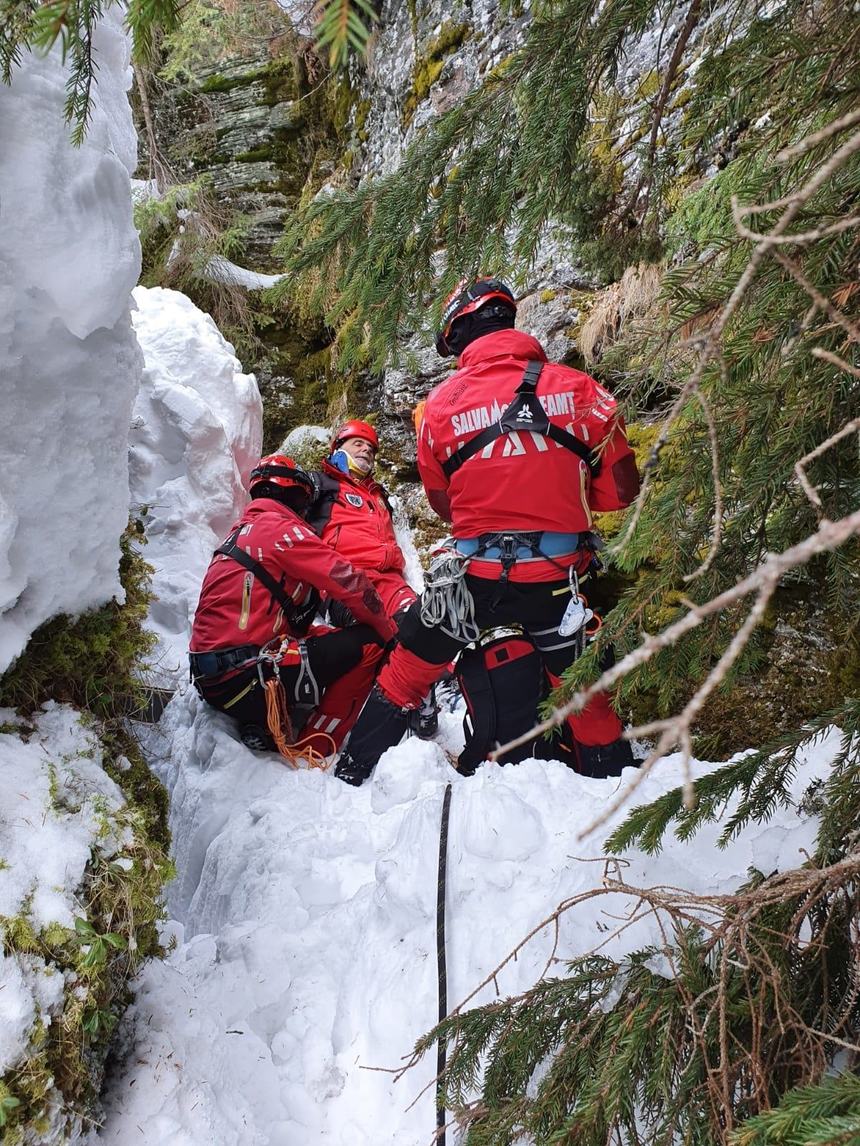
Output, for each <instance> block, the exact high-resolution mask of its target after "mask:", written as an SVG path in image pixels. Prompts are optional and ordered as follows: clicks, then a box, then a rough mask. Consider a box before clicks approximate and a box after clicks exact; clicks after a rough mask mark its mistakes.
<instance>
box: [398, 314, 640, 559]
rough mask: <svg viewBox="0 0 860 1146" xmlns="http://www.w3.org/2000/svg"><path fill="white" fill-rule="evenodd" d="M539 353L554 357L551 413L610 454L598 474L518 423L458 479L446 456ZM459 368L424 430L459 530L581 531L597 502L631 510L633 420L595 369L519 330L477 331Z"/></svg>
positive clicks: (442, 508)
mask: <svg viewBox="0 0 860 1146" xmlns="http://www.w3.org/2000/svg"><path fill="white" fill-rule="evenodd" d="M531 359H536V360H539V361H541V362H545V363H546V365H545V366H544V368H543V371H542V373H541V376H540V380H539V382H538V385H537V397H538V400H539V401H540V403H541V405H542V406H543V407H544V409H545V410H546V412H547V414H548V415H549V418H550V421H551V422H554V423H555V424H556V425H557V426H560V427H561V428H562V429H566V430H569V431H570V432H571V433H573V434H574V436H575V437H577V438H579V439H580V440H581V441H583V442H585V444H586V445H588V446H589V447H590V448H591V449H592V450H593V451H594V452H595V453H596V454H597V455H598V456H599V457H600V458H601V468H600V473H599V474H598V476H597V477H594V476H593V475H592V474H591V472H590V471H589V468H588V466H587V464H586V463H585V462H584V461H583V460H582V459H581V458H579V457H578V456H577V455H576V454H574V453H572V452H571V451H570V450H568V449H565V447H564V446H560V445H558V444H556V443H555V442H553V441H551V440H550V439H548V438H545V437H543V436H541V435H540V434H533V433H526V432H517V433H512V434H506V435H502V436H501V437H499V438H497V439H496V441H495V442H493V443H492V444H491V445H490V446H487V447H486V448H485V449H484V450H481V451H480V452H479V453H477V454H475V455H474V457H472V458H470V459H469V460H468V461H466V462H465V463H464V464H463V465H462V466H461V468H460V469H459V470H457V471H456V472H455V473H453V474H452V475H451V478H450V480H449V479H448V478H447V477H446V476H445V474H444V473H443V471H442V462H444V461H445V460H446V459H447V458H449V457H450V456H451V454H453V453H454V452H455V451H456V450H457V449H458V448H459V447H460V446H461V445H462V444H463V443H464V442H468V441H469V440H470V439H471V438H473V437H474V436H475V434H477V433H478V432H479V431H480V430H482V429H483V428H484V427H486V426H489V425H491V424H492V423H493V422H495V421H497V420H498V418H499V416H500V414H502V413H503V412H504V410H505V409H506V408H507V407H508V406H509V405H510V404H511V402H512V401H513V399H514V392H515V391H516V388H517V386H518V385H519V384H520V382H521V381H522V377H523V372H524V371H525V368H526V365H527V363H528V362H529V361H530V360H531ZM459 367H460V368H459V370H457V371H456V372H455V373H454V374H452V375H451V377H450V378H447V379H446V380H445V381H444V382H442V383H440V384H439V385H438V386H436V387H435V389H433V390H432V391H431V393H430V395H429V397H428V399H427V405H426V407H425V409H424V417H423V420H422V423H421V428H420V433H419V438H418V469H419V471H420V474H421V480H422V481H423V482H424V487H425V489H426V490H427V496H428V498H429V501H430V504H431V505H432V506H433V508H434V509H435V510H436V512H437V513H438V514H439V515H440V516H441V517H444V518H445V519H446V520H448V521H451V522H452V524H453V534H454V536H455V537H462V538H467V537H477V536H479V535H480V534H482V533H491V532H495V531H497V530H504V529H510V530H518V531H523V532H530V531H537V530H549V531H551V532H554V533H580V532H583V531H584V530H588V529H590V528H591V523H592V516H591V515H592V511H597V512H605V511H607V510H613V509H623V508H624V506H627V505H629V504H630V503H631V501H633V500H634V498H635V497H636V495H637V493H638V491H639V478H638V475H637V472H636V462H635V458H634V456H633V451H632V450H631V449H630V446H629V445H628V443H627V436H626V433H625V430H624V421H623V419H622V418H621V415H620V413H619V412H618V407H617V405H616V402H615V399H614V398H613V397H612V395H611V394H610V393H609V392H608V391H606V390H604V389H603V387H602V386H601V385H600V384H599V383H598V382H596V381H595V380H594V379H593V378H591V377H590V376H589V375H588V374H583V373H582V372H581V371H579V370H572V369H571V368H570V367H568V366H560V365H558V364H557V363H553V362H547V358H546V353H545V352H544V349H543V347H542V346H541V344H540V343H539V342H538V341H537V339H535V338H532V336H531V335H529V334H524V333H523V332H522V331H519V330H499V331H495V332H494V333H492V334H485V335H484V336H483V337H482V338H478V339H476V340H475V341H474V342H472V343H471V344H470V345H469V346H467V347H466V349H465V350H464V351H463V353H462V354H461V355H460V359H459ZM557 575H558V574H556V576H557Z"/></svg>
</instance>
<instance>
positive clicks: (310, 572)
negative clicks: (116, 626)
mask: <svg viewBox="0 0 860 1146" xmlns="http://www.w3.org/2000/svg"><path fill="white" fill-rule="evenodd" d="M250 493H251V499H252V500H251V503H250V505H249V506H248V507H247V509H246V510H245V512H244V513H243V514H242V517H241V518H240V519H239V521H238V522H237V523H236V525H235V526H234V527H233V530H232V531H231V534H230V537H229V538H227V540H226V541H225V542H224V543H223V544H222V545H220V546H219V547H218V549H217V550H216V551H215V555H214V557H213V559H212V563H211V564H210V566H209V569H208V570H207V573H206V576H205V577H204V579H203V585H202V588H201V590H200V600H199V602H198V605H197V611H196V614H195V617H194V624H193V626H192V630H191V652H190V660H191V676H192V679H193V681H194V684H195V686H196V688H197V690H198V691H199V692H200V694H201V695H202V696H203V698H204V699H205V700H206V701H207V702H208V703H209V704H211V705H213V706H214V707H215V708H218V709H221V710H222V711H224V712H226V713H228V714H229V715H230V716H233V717H234V718H235V719H236V720H237V721H238V722H239V726H240V733H241V735H242V739H243V740H244V742H245V743H246V744H248V746H249V747H253V748H274V747H275V742H277V743H278V746H279V747H280V746H281V744H282V739H283V738H282V734H283V732H284V730H283V729H282V728H278V729H275V728H273V727H272V719H271V712H272V703H273V701H272V699H271V698H272V696H274V701H275V702H276V703H277V705H278V707H279V709H280V711H282V712H283V711H285V712H286V713H287V724H288V726H289V731H290V732H291V733H293V735H292V736H290V737H289V739H290V740H291V741H294V740H295V732H296V731H297V730H296V729H295V728H294V727H293V726H292V725H293V721H292V714H294V713H295V712H296V710H297V708H298V707H299V706H301V710H302V711H307V710H308V709H311V710H313V711H312V713H311V716H310V718H309V720H308V723H307V726H306V732H307V733H310V735H306V736H305V737H303V738H302V741H301V745H302V747H314V748H315V749H316V750H317V751H318V752H321V753H322V754H323V755H326V754H328V753H330V752H332V751H334V750H336V749H337V748H338V747H339V746H340V744H341V742H342V740H343V738H344V736H345V735H346V733H347V732H348V731H349V728H350V727H351V725H352V722H353V721H354V719H355V716H356V714H357V712H358V710H359V708H360V707H361V704H362V703H363V701H364V698H365V697H366V696H367V692H368V690H369V688H370V685H371V682H372V680H373V676H374V674H375V672H376V668H377V665H378V662H379V660H380V659H381V656H382V650H383V646H384V645H385V644H386V642H388V641H389V640H390V639H391V638H392V637H393V635H394V633H395V632H396V627H395V625H394V624H393V623H392V622H391V620H389V618H388V617H387V616H386V613H385V609H384V607H383V604H382V601H381V600H380V598H379V596H378V594H377V593H376V591H375V590H374V588H373V586H372V585H371V584H370V582H369V581H368V580H367V578H366V577H365V576H364V574H363V573H361V572H359V571H358V570H356V569H355V568H353V566H352V565H350V564H349V562H348V561H346V560H344V558H343V557H342V556H340V555H339V554H337V553H335V552H334V551H333V550H332V549H331V548H330V547H329V546H328V545H326V544H325V543H324V542H322V541H321V540H320V539H319V537H317V535H316V534H315V533H314V532H313V530H312V529H310V528H309V527H308V525H307V524H306V522H305V520H304V514H305V513H306V512H307V509H308V507H309V505H310V503H311V499H312V497H313V494H314V485H313V481H312V479H311V477H310V476H309V475H308V474H307V473H305V472H304V471H303V470H301V469H299V468H298V467H297V466H296V464H295V462H294V461H293V460H292V459H291V458H288V457H286V456H284V455H283V454H272V455H270V456H268V457H264V458H262V459H261V460H260V463H259V465H257V466H256V467H255V468H254V470H253V471H252V473H251V480H250ZM321 594H324V595H325V596H326V597H328V598H331V599H333V600H336V601H340V602H342V603H343V604H344V605H345V606H346V607H347V608H348V609H349V610H350V612H351V613H352V614H353V616H354V617H355V619H356V620H357V621H358V624H356V625H354V626H353V627H352V628H349V629H341V630H338V629H331V628H329V627H327V626H314V627H312V626H311V622H312V621H313V618H314V616H315V615H316V612H317V608H318V606H319V604H320V600H321ZM273 680H274V681H275V682H276V684H277V687H278V689H279V690H280V693H279V694H278V693H277V690H273V687H272V686H271V683H270V682H271V681H273Z"/></svg>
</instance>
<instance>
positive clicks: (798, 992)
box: [416, 876, 860, 1146]
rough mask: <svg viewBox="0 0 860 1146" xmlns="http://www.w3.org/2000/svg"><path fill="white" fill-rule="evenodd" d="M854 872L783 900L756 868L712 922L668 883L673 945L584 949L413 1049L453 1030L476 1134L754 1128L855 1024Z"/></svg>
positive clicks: (456, 1098)
mask: <svg viewBox="0 0 860 1146" xmlns="http://www.w3.org/2000/svg"><path fill="white" fill-rule="evenodd" d="M776 878H777V879H778V878H779V877H776ZM850 879H851V877H850V876H846V877H845V882H843V883H840V884H839V886H838V887H837V888H835V889H831V892H832V894H828V893H826V892H825V893H823V894H822V898H818V897H817V896H816V901H815V902H810V899H811V898H812V893H811V892H810V897H809V898H807V897H806V896H805V895H804V894H802V893H801V894H800V895H797V896H794V897H792V896H788V897H787V902H785V901H781V900H780V899H779V897H778V896H777V897H773V896H772V895H771V888H772V885H773V880H763V879H762V878H761V877H758V876H756V877H755V878H754V879H753V880H752V881H751V883H750V885H749V886H748V888H747V889H745V891H743V892H742V893H741V894H740V897H739V901H738V903H737V906H732V905H729V906H728V907H727V908H726V912H725V920H724V921H721V923H722V925H721V926H718V925H715V926H713V927H711V926H710V925H708V926H704V927H700V926H697V925H691V924H690V923H689V922H688V919H689V912H690V907H689V906H688V905H686V904H685V903H684V901H683V898H682V897H681V896H678V897H676V898H675V899H674V900H673V899H672V897H670V896H665V897H664V899H663V902H662V906H661V907H660V910H661V912H662V918H663V924H664V931H665V934H666V936H667V945H666V947H665V948H662V949H654V948H648V949H645V950H642V951H637V952H635V953H633V954H632V955H631V956H630V957H629V958H628V959H626V960H624V961H623V962H618V961H616V960H613V959H609V958H606V957H602V956H596V955H589V956H586V957H584V958H581V959H577V960H575V961H574V962H573V963H572V964H571V965H570V967H569V973H568V975H567V977H566V978H564V979H549V980H544V981H542V982H540V983H538V984H537V985H536V986H535V987H533V988H531V989H530V990H528V991H526V992H525V993H524V994H522V995H520V996H517V997H514V998H509V999H504V1000H500V1001H497V1002H495V1003H491V1004H488V1005H487V1006H484V1007H481V1008H478V1009H476V1010H473V1011H467V1012H463V1013H458V1014H455V1015H453V1016H451V1017H450V1018H448V1019H446V1020H445V1021H444V1022H443V1023H441V1024H440V1026H439V1027H438V1028H437V1029H436V1031H434V1032H431V1033H430V1034H429V1035H427V1036H425V1037H424V1038H423V1039H422V1040H420V1041H419V1043H418V1046H417V1048H416V1054H417V1055H421V1054H424V1053H426V1051H427V1050H429V1048H430V1047H431V1046H432V1045H433V1043H434V1041H435V1039H436V1038H437V1037H441V1038H444V1039H445V1040H446V1041H447V1043H448V1066H447V1069H446V1072H445V1075H444V1085H445V1102H446V1106H447V1108H448V1109H449V1110H450V1111H451V1112H452V1113H453V1115H454V1116H455V1118H456V1119H457V1120H458V1121H459V1122H460V1123H461V1125H464V1126H465V1127H466V1128H467V1132H466V1135H465V1138H464V1142H465V1143H466V1144H467V1146H489V1144H492V1146H502V1144H509V1143H514V1142H516V1141H519V1140H522V1138H525V1139H526V1140H528V1141H533V1142H541V1143H543V1142H546V1143H549V1142H559V1143H560V1142H571V1143H577V1144H579V1146H603V1144H604V1143H606V1142H613V1141H622V1142H636V1143H651V1142H687V1143H696V1144H701V1146H706V1144H710V1143H717V1142H725V1141H726V1140H727V1136H728V1135H727V1132H728V1131H730V1130H731V1129H733V1128H735V1127H738V1126H739V1124H741V1129H740V1130H739V1131H738V1136H737V1137H736V1138H733V1139H731V1140H732V1141H735V1142H743V1143H746V1142H747V1141H748V1140H747V1139H746V1138H744V1136H743V1134H744V1131H743V1128H742V1124H743V1122H744V1120H745V1119H747V1118H750V1117H751V1116H754V1115H756V1114H759V1113H760V1112H761V1111H766V1110H769V1108H770V1107H771V1106H772V1105H774V1104H775V1103H776V1102H778V1101H779V1097H780V1096H781V1095H783V1094H785V1093H786V1092H790V1091H791V1090H792V1088H793V1087H796V1086H798V1085H803V1084H805V1083H807V1082H809V1081H810V1079H813V1078H816V1079H817V1078H818V1077H819V1076H820V1073H821V1071H822V1068H823V1066H824V1064H825V1061H826V1060H827V1058H828V1057H831V1056H832V1053H833V1049H834V1048H833V1046H832V1043H831V1044H830V1051H829V1053H828V1051H827V1046H828V1040H827V1036H826V1035H822V1034H821V1031H822V1030H825V1029H828V1023H829V1024H830V1026H829V1029H830V1030H831V1031H832V1033H833V1034H834V1035H835V1034H836V1030H837V1029H838V1030H839V1031H841V1032H842V1033H841V1035H839V1036H837V1037H847V1038H848V1039H849V1040H850V1039H852V1038H856V1032H857V1024H858V1019H860V1014H858V1008H857V1000H856V998H855V991H854V988H853V987H852V976H853V974H854V973H856V970H857V953H856V951H853V941H852V925H851V917H852V915H853V912H852V911H851V909H850V907H848V908H846V904H845V900H844V896H845V895H846V894H848V895H850V894H851V893H850V891H849V890H848V887H849V886H850ZM825 882H826V881H825V880H824V879H822V888H823V887H824V885H825ZM837 882H838V881H837ZM813 885H814V880H813ZM693 910H695V908H693ZM825 936H826V943H821V942H820V940H821V939H822V938H824V937H825ZM807 938H808V942H807ZM810 984H814V985H815V987H816V988H817V991H813V992H811V991H810V989H809V988H810ZM777 1008H778V1013H779V1015H780V1021H779V1022H776V1021H772V1020H771V1021H768V1020H769V1016H772V1015H773V1014H774V1013H775V1010H776V1009H777ZM726 1023H727V1024H728V1025H729V1029H730V1037H729V1038H726V1036H725V1033H724V1031H725V1024H726ZM845 1089H846V1090H847V1091H848V1093H847V1094H844V1095H841V1096H839V1098H840V1100H841V1101H842V1103H843V1104H844V1105H846V1106H848V1105H850V1106H851V1107H852V1113H854V1111H855V1110H856V1102H857V1095H856V1091H854V1090H851V1089H850V1088H847V1087H846V1088H845ZM476 1090H477V1091H478V1093H479V1096H480V1097H476ZM825 1094H826V1091H825ZM822 1097H824V1096H823V1095H822V1096H819V1102H820V1100H821V1098H822ZM828 1097H831V1098H833V1099H834V1101H832V1102H831V1106H834V1105H837V1101H836V1096H835V1095H830V1096H828ZM809 1106H810V1103H809V1102H807V1104H806V1109H805V1111H804V1113H805V1114H806V1115H807V1116H810V1110H809ZM790 1110H791V1108H790V1107H789V1111H790ZM837 1112H838V1111H837ZM753 1126H755V1124H753ZM769 1126H770V1128H772V1127H773V1123H770V1124H769ZM756 1130H758V1127H756ZM765 1132H767V1131H765ZM768 1140H769V1139H768ZM777 1140H781V1139H777ZM750 1141H758V1139H757V1138H752V1139H750ZM792 1141H800V1139H793V1140H792Z"/></svg>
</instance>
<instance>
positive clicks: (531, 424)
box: [442, 360, 600, 478]
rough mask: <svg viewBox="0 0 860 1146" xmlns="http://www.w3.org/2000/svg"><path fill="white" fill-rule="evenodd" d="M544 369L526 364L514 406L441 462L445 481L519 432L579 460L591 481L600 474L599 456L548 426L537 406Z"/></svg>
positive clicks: (566, 432)
mask: <svg viewBox="0 0 860 1146" xmlns="http://www.w3.org/2000/svg"><path fill="white" fill-rule="evenodd" d="M544 365H545V364H544V363H543V362H538V361H536V360H533V361H531V362H529V363H528V365H527V366H526V368H525V372H524V373H523V377H522V381H521V382H520V384H519V386H517V388H516V391H515V393H514V400H513V402H511V404H510V405H509V406H508V408H507V409H506V410H504V411H503V412H502V413H501V414H500V416H499V420H498V421H497V422H493V424H492V425H491V426H487V427H486V428H485V429H483V430H479V431H478V433H477V434H475V436H474V437H473V438H470V439H469V441H468V442H466V443H465V444H464V445H462V446H460V448H459V450H456V451H455V452H454V453H453V454H451V456H450V457H449V458H446V460H445V461H444V462H442V472H443V473H444V474H445V477H447V478H450V477H451V475H452V474H454V473H456V472H457V470H458V469H459V468H460V467H461V466H462V465H463V463H464V462H467V461H468V460H469V458H473V457H474V456H475V454H477V453H480V451H481V450H483V449H485V448H486V447H487V446H490V445H492V444H493V442H495V440H496V439H497V438H501V437H502V436H503V435H505V434H513V433H518V432H519V433H530V434H540V435H541V437H543V438H551V439H552V441H554V442H557V443H558V444H559V445H560V446H564V448H565V449H566V450H570V452H571V453H573V454H576V455H577V457H579V458H582V460H583V461H584V462H585V464H586V465H587V466H588V468H589V470H590V471H591V474H592V476H593V477H596V476H597V474H599V473H600V458H599V457H598V455H597V454H596V453H595V452H594V451H593V450H591V449H589V448H588V446H587V445H586V444H585V442H582V441H580V439H579V438H577V437H575V436H574V435H573V434H571V433H570V431H569V430H564V429H562V427H561V426H556V425H555V423H554V422H551V421H550V420H549V415H548V414H547V412H546V410H544V408H543V406H542V405H541V404H540V400H539V399H538V396H537V393H536V391H537V384H538V380H539V378H540V376H541V371H542V370H543V368H544Z"/></svg>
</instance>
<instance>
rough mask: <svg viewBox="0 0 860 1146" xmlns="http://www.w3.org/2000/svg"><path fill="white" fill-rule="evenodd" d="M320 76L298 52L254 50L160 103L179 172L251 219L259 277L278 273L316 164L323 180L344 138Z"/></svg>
mask: <svg viewBox="0 0 860 1146" xmlns="http://www.w3.org/2000/svg"><path fill="white" fill-rule="evenodd" d="M315 79H316V77H315V76H314V75H313V74H309V71H308V66H307V63H306V62H305V61H304V60H303V59H302V57H301V56H300V55H299V53H298V52H297V51H296V50H295V49H294V47H293V46H290V47H286V46H281V47H280V48H279V49H278V50H276V51H275V52H274V54H270V53H269V52H268V51H265V50H263V51H261V50H260V49H256V50H254V51H253V52H252V53H250V54H249V55H248V56H246V57H241V58H231V59H227V60H225V61H223V63H220V64H218V65H217V66H210V67H207V68H205V69H201V70H200V72H199V73H197V74H196V75H194V76H193V78H192V79H191V81H190V83H188V84H187V85H183V86H177V87H174V88H168V89H167V94H166V96H165V97H163V98H161V99H160V100H159V101H158V104H157V110H156V113H155V127H156V135H157V138H158V142H159V146H160V148H161V149H162V150H163V153H164V155H165V157H166V158H167V160H168V162H169V164H170V166H171V168H172V169H173V171H174V172H175V173H176V175H177V177H179V178H181V179H182V180H192V179H195V178H200V177H201V176H203V177H205V179H206V181H207V183H208V185H209V187H210V189H211V194H212V195H213V197H214V198H215V200H216V201H217V202H218V203H219V205H220V206H221V207H226V208H227V209H228V210H229V211H230V213H231V214H233V215H241V216H242V217H243V221H244V223H243V228H242V237H241V241H240V245H241V256H240V257H241V259H242V260H243V261H244V262H245V263H246V264H247V265H249V266H251V267H253V268H254V270H257V271H263V272H267V271H277V270H278V266H277V260H276V258H275V255H274V252H273V248H274V246H275V243H276V242H277V240H278V238H279V236H280V234H281V231H282V229H283V225H284V220H285V218H286V215H287V212H288V211H289V209H290V208H291V207H292V206H294V205H295V204H296V202H297V200H298V198H299V196H300V195H301V192H302V189H303V188H304V186H305V183H306V182H307V180H308V177H309V175H311V173H312V170H313V169H314V164H315V163H317V164H318V165H319V168H318V170H317V172H316V173H317V174H318V175H320V176H322V175H323V174H324V173H325V172H326V171H328V170H330V158H329V156H330V154H331V153H333V151H334V145H335V138H336V135H335V131H334V127H333V124H332V121H331V116H330V114H329V109H327V108H326V107H324V106H323V105H324V98H323V96H322V95H321V94H320V93H319V92H314V91H312V90H311V88H312V87H313V84H314V81H315ZM148 158H149V157H148V154H146V153H145V154H144V155H143V157H142V165H144V164H146V163H147V162H148Z"/></svg>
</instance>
